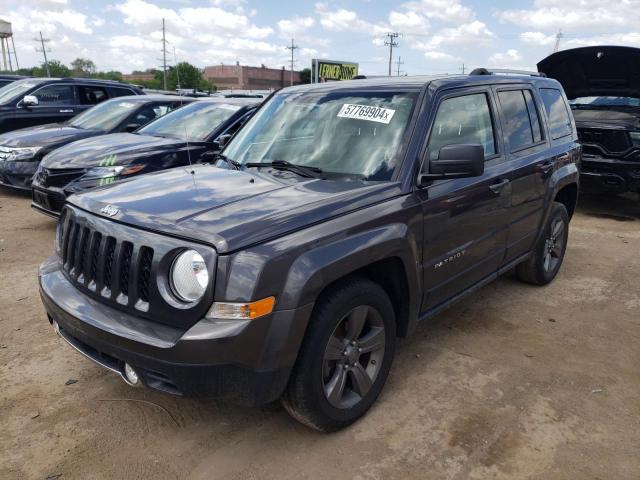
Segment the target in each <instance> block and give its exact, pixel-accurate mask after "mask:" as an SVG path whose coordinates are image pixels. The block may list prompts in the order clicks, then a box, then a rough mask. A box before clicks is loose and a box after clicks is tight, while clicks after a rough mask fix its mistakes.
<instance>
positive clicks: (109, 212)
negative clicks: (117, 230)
mask: <svg viewBox="0 0 640 480" xmlns="http://www.w3.org/2000/svg"><path fill="white" fill-rule="evenodd" d="M119 211H120V209H119V208H118V207H114V206H113V205H106V206H104V207H102V208H101V209H100V213H104V214H105V215H106V216H107V217H113V216H114V215H116V214H117V213H118V212H119Z"/></svg>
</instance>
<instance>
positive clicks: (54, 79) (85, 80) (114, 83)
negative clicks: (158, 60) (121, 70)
mask: <svg viewBox="0 0 640 480" xmlns="http://www.w3.org/2000/svg"><path fill="white" fill-rule="evenodd" d="M20 80H31V81H37V82H39V83H44V82H70V83H95V84H99V85H106V86H114V87H127V88H131V89H133V90H140V87H139V86H137V85H132V84H130V83H124V82H119V81H118V80H103V79H99V78H78V77H61V78H58V77H24V78H21V79H20Z"/></svg>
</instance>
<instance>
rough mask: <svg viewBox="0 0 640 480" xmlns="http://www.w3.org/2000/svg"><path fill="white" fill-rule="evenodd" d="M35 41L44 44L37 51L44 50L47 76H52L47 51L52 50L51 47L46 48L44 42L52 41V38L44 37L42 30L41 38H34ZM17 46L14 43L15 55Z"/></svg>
mask: <svg viewBox="0 0 640 480" xmlns="http://www.w3.org/2000/svg"><path fill="white" fill-rule="evenodd" d="M33 41H34V42H40V45H42V48H41V49H40V48H36V52H42V55H44V67H45V69H46V70H47V77H50V76H51V70H49V60H47V52H50V51H51V49H47V48H45V46H44V44H45V43H48V42H50V41H51V39H50V38H44V37H43V36H42V32H40V38H39V39H38V38H34V39H33ZM15 48H16V47H15V45H14V47H13V49H14V55H15Z"/></svg>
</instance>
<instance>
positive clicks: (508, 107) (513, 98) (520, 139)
mask: <svg viewBox="0 0 640 480" xmlns="http://www.w3.org/2000/svg"><path fill="white" fill-rule="evenodd" d="M525 93H528V94H529V97H530V96H531V93H530V92H528V91H526V90H509V91H503V92H498V98H500V107H501V108H502V113H503V117H504V121H505V133H506V134H507V138H508V140H509V146H510V147H511V151H512V152H514V151H516V150H520V149H522V148H523V147H526V146H528V145H532V144H534V143H536V142H537V141H539V140H540V139H541V135H540V121H539V120H538V116H537V112H536V111H535V106H534V105H533V101H532V102H531V103H532V105H531V107H533V108H532V109H533V112H531V113H534V115H530V113H529V112H530V108H531V107H529V106H528V102H527V101H526V100H525V98H526V96H525ZM532 119H535V120H533V121H532ZM534 122H535V125H533V123H534ZM536 135H537V137H538V138H537V139H536Z"/></svg>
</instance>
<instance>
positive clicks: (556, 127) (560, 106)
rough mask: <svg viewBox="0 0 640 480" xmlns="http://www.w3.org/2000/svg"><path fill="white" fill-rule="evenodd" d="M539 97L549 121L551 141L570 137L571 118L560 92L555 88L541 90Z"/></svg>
mask: <svg viewBox="0 0 640 480" xmlns="http://www.w3.org/2000/svg"><path fill="white" fill-rule="evenodd" d="M540 96H541V97H542V103H543V104H544V109H545V111H546V112H547V118H548V119H549V133H550V134H551V138H552V139H554V140H555V139H557V138H561V137H565V136H567V135H571V133H572V131H573V130H572V126H571V117H570V116H569V109H568V108H567V104H566V103H565V101H564V97H563V96H562V92H560V90H557V89H555V88H541V89H540Z"/></svg>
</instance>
